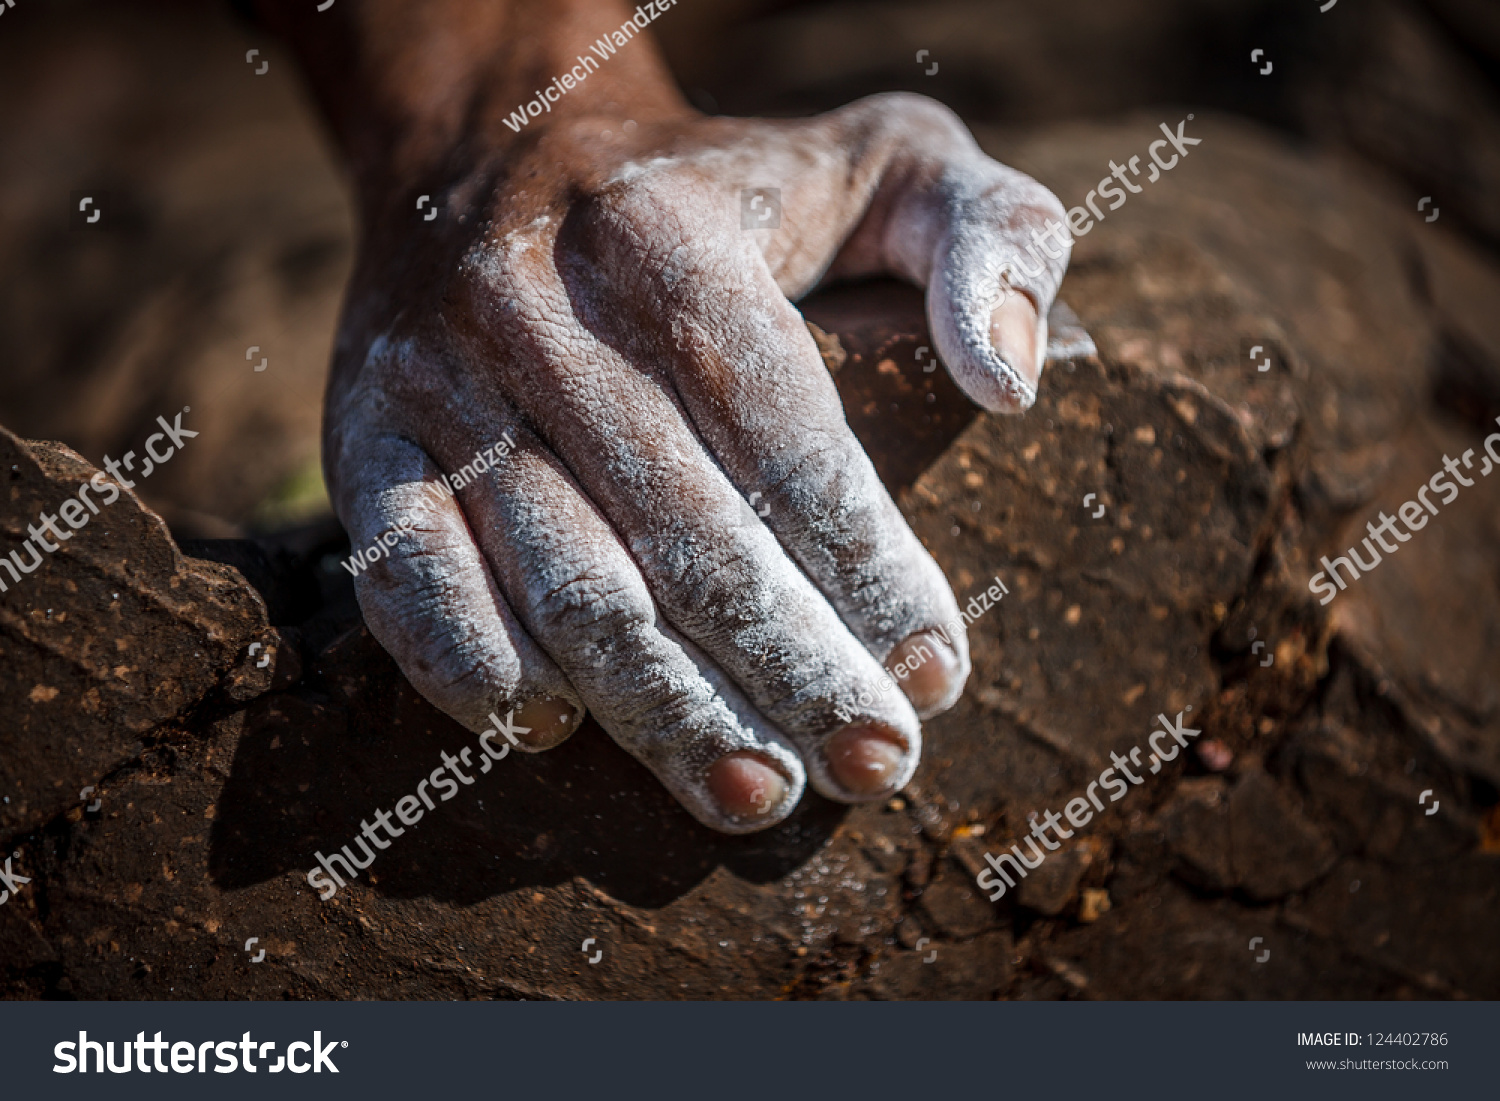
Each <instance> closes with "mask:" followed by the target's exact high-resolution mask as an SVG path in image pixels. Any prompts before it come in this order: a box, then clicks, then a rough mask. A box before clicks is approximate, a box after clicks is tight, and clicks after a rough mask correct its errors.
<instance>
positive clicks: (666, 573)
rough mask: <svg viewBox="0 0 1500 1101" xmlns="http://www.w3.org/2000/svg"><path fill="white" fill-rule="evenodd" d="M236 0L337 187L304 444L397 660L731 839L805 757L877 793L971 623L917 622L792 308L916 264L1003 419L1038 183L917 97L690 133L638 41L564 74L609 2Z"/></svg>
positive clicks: (1011, 388) (1032, 379) (1017, 360)
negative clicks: (346, 271) (248, 2)
mask: <svg viewBox="0 0 1500 1101" xmlns="http://www.w3.org/2000/svg"><path fill="white" fill-rule="evenodd" d="M262 7H263V9H264V10H265V12H266V14H267V16H268V18H270V19H271V20H272V21H273V22H279V25H280V27H281V29H282V30H283V32H284V33H285V34H286V35H287V36H288V37H290V38H291V39H292V40H293V42H294V45H296V46H297V48H298V52H299V54H300V55H301V56H302V58H303V61H304V65H305V67H306V68H307V70H308V73H309V77H310V80H311V81H312V83H313V85H314V88H315V90H317V91H318V92H319V96H320V99H321V100H322V102H323V103H324V105H325V108H326V109H327V111H328V113H329V116H330V120H331V122H332V124H333V127H334V130H335V133H336V134H337V136H338V138H339V141H340V144H341V145H342V147H343V149H344V151H345V154H346V156H347V157H348V159H349V161H350V164H351V168H352V170H353V174H354V179H355V181H356V185H357V187H358V190H359V196H360V201H361V216H360V223H361V227H362V230H361V231H362V239H361V248H360V252H359V260H358V263H357V267H356V270H355V273H354V276H353V280H352V284H351V287H350V290H349V294H348V299H347V305H346V310H345V314H344V317H343V320H342V323H341V329H340V332H339V336H338V341H337V347H336V352H335V367H334V373H333V376H332V380H331V383H330V389H329V395H328V404H327V410H326V416H325V421H326V433H325V435H326V439H325V444H326V446H325V467H326V471H327V476H328V482H329V486H330V490H331V493H332V496H333V500H334V503H335V507H336V508H337V510H338V513H339V516H340V517H341V518H342V519H343V521H344V523H345V525H346V526H347V527H348V529H349V532H350V535H351V538H352V540H353V544H354V545H355V546H356V547H364V546H368V545H370V544H372V543H374V542H375V541H377V540H379V539H380V538H381V536H382V535H385V534H387V533H389V532H391V531H392V530H394V529H400V535H399V537H398V538H392V539H387V540H386V541H385V543H384V544H383V545H384V546H386V547H387V548H388V549H387V551H386V553H385V554H384V555H383V556H382V557H381V558H380V559H379V560H378V561H376V562H374V563H373V564H371V565H370V567H369V568H368V569H365V570H363V571H362V572H361V573H360V574H359V576H358V577H357V579H356V588H357V592H358V595H359V601H360V605H361V607H362V608H363V610H364V613H365V617H366V620H367V622H368V625H369V627H370V630H371V631H372V632H373V633H374V634H375V636H376V637H377V638H378V639H379V640H380V641H381V643H382V644H383V645H384V646H385V647H386V649H387V650H388V651H389V652H390V653H391V654H392V655H393V657H394V658H395V659H396V661H397V662H398V664H399V665H400V667H401V669H402V671H403V672H404V673H405V674H406V676H407V677H408V678H409V679H410V681H411V683H412V684H413V685H414V686H415V687H416V688H417V689H418V690H419V691H420V692H421V693H422V694H423V695H424V696H425V697H426V698H427V699H428V700H430V701H431V702H432V703H433V704H434V705H435V706H437V707H438V708H440V709H442V710H443V711H445V712H446V713H447V714H449V715H451V716H452V717H453V718H455V719H456V720H458V721H459V722H461V723H463V724H465V725H466V726H468V727H469V728H470V729H472V730H475V731H479V730H482V729H484V728H486V727H488V726H490V725H491V723H490V719H489V716H490V715H491V714H492V713H494V714H496V715H499V716H502V717H503V716H507V715H510V714H511V713H512V712H514V723H515V725H516V726H517V727H520V728H525V729H526V730H527V733H526V734H524V735H522V736H521V737H522V741H523V742H524V743H525V746H524V748H529V749H533V750H542V749H546V748H548V747H550V746H553V745H556V744H557V743H558V742H560V741H562V740H563V739H564V738H566V737H567V736H568V735H569V734H570V733H572V731H573V730H575V729H576V728H577V726H578V724H579V722H580V721H581V719H582V716H583V713H584V711H585V709H587V711H589V712H591V713H592V714H593V715H594V716H595V718H596V719H597V720H598V722H599V724H600V725H601V726H602V727H603V728H604V729H605V730H606V731H608V732H609V734H610V735H611V736H612V737H613V738H614V739H615V740H616V741H617V742H618V743H619V744H620V745H621V746H623V747H624V748H625V749H626V750H628V751H629V752H630V753H632V754H633V755H634V756H636V757H637V758H638V759H639V760H640V761H642V762H643V763H644V764H645V765H646V766H647V767H648V768H650V769H651V771H652V772H653V773H654V774H655V775H656V776H657V777H658V778H659V779H660V780H661V782H662V783H663V784H665V785H666V786H667V788H668V789H669V790H670V791H671V792H672V794H673V795H674V796H675V797H676V798H677V799H678V800H679V801H680V802H681V803H682V804H683V805H684V806H685V807H686V808H687V809H688V810H689V811H690V812H691V813H692V814H694V815H695V816H696V817H697V818H698V819H699V820H700V821H702V822H704V823H706V824H707V825H709V826H711V827H713V828H714V829H718V830H722V831H725V832H729V833H747V832H751V831H754V830H757V829H762V828H764V827H766V826H769V825H772V824H774V823H776V822H778V821H780V820H782V819H783V818H785V817H786V816H787V815H788V814H789V813H791V811H792V809H793V808H794V807H795V805H796V803H797V801H798V799H799V798H800V797H801V794H802V792H803V789H804V786H805V784H806V782H807V781H808V780H810V781H811V783H812V785H813V787H814V788H816V789H817V790H818V791H819V792H821V793H822V794H823V795H825V796H827V797H829V798H831V799H836V800H840V801H844V802H857V801H863V800H872V799H879V798H883V797H885V796H888V795H890V794H891V793H892V792H894V791H896V790H897V789H899V788H900V787H901V786H902V785H904V784H905V783H906V782H907V780H908V779H909V778H910V777H911V775H912V772H913V771H914V769H915V767H916V764H917V760H918V756H919V754H920V750H921V732H920V722H919V717H926V716H930V715H933V714H936V713H937V712H940V711H942V710H944V709H946V708H948V707H950V706H952V704H953V703H954V702H955V700H956V699H957V697H958V696H959V694H960V693H961V691H962V688H963V684H964V680H965V678H966V677H967V675H968V670H969V658H968V644H967V640H966V639H965V638H964V637H962V633H961V632H959V633H957V634H956V635H954V634H952V633H950V634H949V635H948V637H947V641H946V643H945V642H944V641H943V639H942V638H941V637H940V636H939V635H938V634H937V632H938V629H939V628H940V627H942V626H943V625H945V624H950V623H952V622H953V621H955V620H957V619H958V616H959V610H958V607H957V604H956V602H955V600H954V598H953V595H952V592H951V590H950V589H949V586H948V584H947V582H946V580H945V579H944V577H943V575H942V572H941V571H940V570H939V568H938V566H937V564H936V563H935V562H934V561H933V560H932V558H931V556H930V555H928V553H927V552H926V551H925V550H924V549H923V547H922V545H921V543H920V542H919V541H918V540H917V538H916V537H915V535H914V534H913V533H912V532H911V530H910V529H909V528H908V527H907V525H906V523H905V521H904V520H903V518H902V516H901V514H900V512H899V511H898V510H897V508H896V506H895V504H894V503H893V502H892V500H891V498H890V496H889V495H888V493H887V492H886V490H885V488H884V487H883V486H882V484H881V483H880V481H879V479H878V478H877V477H876V474H875V470H874V468H873V466H872V465H871V463H870V461H869V459H868V458H867V457H866V455H865V454H864V452H863V450H862V449H861V447H860V445H859V443H858V442H857V441H856V439H855V437H854V436H853V435H852V433H851V432H850V430H849V427H848V425H847V423H846V422H845V419H844V413H843V409H842V407H841V405H840V403H839V398H838V394H837V392H836V391H835V388H834V385H833V383H832V381H831V379H830V377H829V375H828V372H827V370H826V369H825V368H824V366H823V363H822V361H821V359H820V357H819V355H818V351H817V348H816V346H815V344H814V342H813V340H812V338H811V337H810V336H809V334H808V332H807V330H806V328H805V326H804V325H803V323H802V319H801V317H800V315H799V314H798V312H797V310H796V308H795V307H794V306H793V305H792V303H793V301H795V300H796V299H797V298H798V297H800V296H802V295H804V294H806V293H807V292H808V291H810V290H811V289H812V288H814V287H815V286H817V285H818V284H819V283H821V282H823V281H825V280H827V279H830V278H843V277H859V276H868V275H875V274H882V273H883V274H894V275H896V276H899V277H902V278H905V279H907V280H910V281H911V282H914V283H916V284H919V285H921V286H923V287H925V288H926V295H927V310H928V317H929V321H930V325H931V329H932V332H933V337H934V343H935V345H936V350H937V352H938V353H939V355H940V356H941V358H942V360H943V362H944V364H945V366H946V367H947V369H948V370H949V371H950V372H951V373H952V375H953V377H954V378H955V379H956V380H957V382H958V383H959V385H960V386H961V387H962V388H963V389H964V390H965V392H966V393H968V395H969V396H970V397H971V398H972V399H973V400H974V401H976V402H977V403H978V404H980V405H982V406H983V407H985V408H987V409H990V410H996V411H1006V412H1013V411H1019V410H1023V409H1025V408H1027V407H1029V406H1030V404H1031V403H1032V401H1033V400H1034V398H1035V395H1036V387H1037V383H1038V378H1039V375H1040V373H1041V361H1042V354H1043V349H1044V348H1045V345H1046V332H1045V321H1044V320H1043V319H1044V318H1045V317H1046V315H1047V309H1048V307H1049V306H1050V304H1051V301H1052V298H1053V295H1054V294H1055V292H1056V288H1057V284H1058V282H1059V281H1060V280H1061V278H1062V274H1063V269H1064V267H1065V266H1066V262H1067V260H1066V256H1067V249H1066V247H1062V248H1060V249H1058V250H1053V249H1048V250H1047V255H1045V256H1038V255H1037V254H1036V253H1035V251H1033V253H1032V254H1030V255H1028V254H1027V253H1026V252H1025V247H1026V245H1027V244H1029V243H1031V242H1032V240H1033V238H1032V234H1033V232H1034V231H1036V230H1039V229H1042V228H1044V227H1047V226H1048V223H1049V220H1050V221H1051V222H1053V223H1058V222H1061V221H1062V220H1063V217H1064V215H1063V208H1062V206H1061V205H1060V204H1059V203H1058V202H1057V200H1056V199H1055V198H1054V197H1053V196H1052V195H1051V193H1050V192H1048V191H1047V190H1045V189H1044V188H1042V187H1041V186H1040V185H1038V184H1037V183H1036V182H1034V181H1033V180H1031V179H1029V178H1028V177H1026V176H1024V175H1022V174H1020V173H1018V172H1016V171H1013V170H1011V169H1009V168H1006V167H1004V166H1002V165H1000V164H997V163H995V162H994V161H992V160H990V159H989V158H987V157H986V156H985V155H984V154H983V153H981V152H980V150H979V149H978V147H977V146H976V145H975V143H974V141H973V139H972V138H971V136H970V135H969V133H968V131H967V130H966V129H965V128H964V126H963V125H962V124H961V123H960V122H959V121H958V119H957V118H956V117H955V116H954V115H953V114H952V113H951V112H949V111H948V110H947V109H946V108H944V107H942V106H941V105H939V104H937V103H936V102H934V101H932V100H929V99H926V98H924V97H921V96H914V95H904V94H893V95H882V96H876V97H872V98H869V99H865V100H861V101H858V102H856V103H854V104H851V105H850V106H847V107H845V108H842V109H840V110H837V111H833V112H831V113H829V114H827V115H822V116H819V117H816V118H811V119H805V120H794V121H760V120H751V119H729V118H712V117H705V116H703V115H700V114H698V113H696V112H695V111H693V110H692V109H690V108H689V107H687V106H686V105H685V104H684V103H683V102H682V100H681V99H680V97H679V96H678V94H677V92H676V91H675V89H674V88H673V86H672V84H671V82H670V78H669V77H668V76H667V74H666V71H665V68H664V66H662V64H661V62H660V60H659V58H658V56H657V55H656V53H655V51H654V46H653V44H652V43H651V41H650V40H649V38H648V37H646V36H645V35H644V34H643V35H642V37H641V38H640V40H632V41H629V42H628V43H627V44H626V45H624V46H622V47H620V48H619V49H618V51H617V52H615V53H613V54H606V55H605V57H604V59H603V60H598V58H596V59H595V60H596V61H597V64H593V65H580V64H578V58H579V57H580V56H582V54H581V53H580V51H584V52H585V53H587V51H588V43H589V42H590V41H591V40H592V39H593V38H594V37H595V36H596V35H598V34H599V33H601V32H602V31H606V30H609V29H611V28H615V27H618V26H621V25H622V24H623V23H624V22H626V21H627V20H628V19H629V18H630V9H626V8H624V7H617V6H616V5H615V4H614V3H613V2H609V3H606V2H589V3H583V4H579V5H572V6H569V7H568V8H567V9H566V11H565V12H564V13H563V14H558V11H557V9H555V8H553V7H552V6H551V5H547V4H540V3H498V2H497V3H481V2H478V0H475V2H472V3H471V2H468V0H429V2H426V3H417V2H416V0H413V2H411V3H406V2H404V0H385V2H383V3H380V4H372V5H369V6H368V7H366V6H362V5H349V6H348V7H349V9H350V10H349V11H346V12H340V8H343V7H345V6H344V5H340V6H339V7H336V8H334V9H333V10H331V11H330V12H328V13H326V14H325V15H320V16H318V17H317V19H318V20H320V21H322V22H321V23H317V24H314V23H313V22H312V21H311V20H310V18H309V17H308V16H306V15H305V14H300V13H299V12H298V11H297V10H296V5H291V4H287V5H280V4H278V3H276V2H275V0H265V2H264V3H263V4H262ZM283 7H284V8H285V11H283V10H282V9H283ZM670 15H671V13H670V11H669V10H668V11H667V14H666V15H665V16H663V17H664V18H669V17H670ZM340 35H343V36H345V38H343V39H341V38H339V37H338V36H340ZM349 42H352V43H355V44H356V45H353V46H348V45H347V43H349ZM340 43H343V45H340ZM345 46H347V48H345ZM588 56H594V55H593V54H592V53H588ZM549 66H553V67H555V68H556V70H557V72H552V71H551V70H550V69H549ZM570 66H576V67H575V68H573V69H572V70H571V71H572V72H573V73H575V74H576V73H577V72H578V71H582V72H583V73H584V74H585V76H584V79H582V80H581V81H580V80H577V79H576V77H575V80H574V82H573V86H572V87H571V88H564V87H563V85H562V84H561V83H557V82H555V81H554V77H556V75H557V73H566V72H569V71H570V68H569V67H570ZM539 67H540V68H541V69H546V70H548V71H546V72H540V71H539ZM543 81H546V82H548V83H547V84H546V86H545V88H546V90H547V92H546V94H545V95H544V94H543V92H538V91H536V89H537V88H538V87H542V82H543ZM558 89H562V90H560V91H559V90H558ZM538 96H540V97H542V98H543V99H545V100H546V102H547V106H548V107H549V108H550V109H549V110H547V111H545V112H542V111H540V109H538V110H535V111H531V112H526V111H524V110H523V111H522V113H521V114H520V115H517V114H516V110H517V108H518V107H520V106H522V105H524V104H525V103H527V102H532V101H534V100H535V99H536V98H537V97H538ZM518 119H519V120H520V121H519V122H518ZM746 193H753V194H754V195H757V196H759V197H760V198H761V200H762V201H761V202H760V203H754V204H747V203H746V201H745V194H746ZM419 195H426V196H433V197H435V198H434V199H433V203H434V205H435V207H436V208H437V209H439V210H440V214H441V216H440V217H437V218H428V217H426V216H425V215H423V214H420V213H419V212H418V211H417V210H416V208H415V207H414V198H415V197H416V196H419ZM747 209H750V210H752V211H753V213H752V214H750V215H748V216H747V213H746V211H747ZM767 210H770V212H771V213H770V214H767V213H766V211H767ZM772 223H775V224H774V225H773V224H772ZM1062 236H1063V237H1064V238H1065V232H1064V234H1063V235H1062ZM1059 244H1060V245H1063V246H1065V245H1066V241H1065V240H1063V241H1061V242H1059ZM1054 251H1056V253H1057V255H1056V256H1055V257H1053V256H1052V255H1051V254H1052V253H1053V252H1054ZM502 435H504V436H505V437H506V438H508V439H511V440H513V441H514V443H515V446H514V448H513V449H512V450H510V451H508V452H507V453H505V454H504V455H503V457H502V458H501V459H500V460H499V461H498V462H496V463H495V464H494V465H493V467H491V468H490V469H488V470H487V471H486V472H485V473H484V474H482V475H481V476H480V477H477V478H472V479H469V478H465V479H461V480H462V481H463V484H462V486H461V488H459V489H458V490H457V493H456V495H454V496H453V497H451V498H450V497H448V496H446V495H445V494H443V493H434V492H431V487H432V485H433V484H434V483H436V482H438V481H439V480H440V479H442V478H444V476H451V475H452V474H453V473H454V472H456V471H459V470H461V469H462V468H463V467H464V465H465V464H466V463H471V461H472V458H473V456H474V455H475V454H476V453H478V452H480V451H482V450H484V449H485V448H487V447H489V446H491V445H493V444H494V443H495V441H497V440H499V439H501V438H502ZM752 501H753V502H754V505H753V507H751V505H750V504H749V503H748V502H752ZM898 665H899V666H901V667H902V669H903V670H904V671H905V676H904V677H903V678H901V679H900V680H899V683H900V684H901V687H902V689H903V690H904V691H903V692H895V691H884V692H883V691H881V690H880V685H881V682H882V681H883V680H885V679H886V669H887V668H893V667H896V666H898Z"/></svg>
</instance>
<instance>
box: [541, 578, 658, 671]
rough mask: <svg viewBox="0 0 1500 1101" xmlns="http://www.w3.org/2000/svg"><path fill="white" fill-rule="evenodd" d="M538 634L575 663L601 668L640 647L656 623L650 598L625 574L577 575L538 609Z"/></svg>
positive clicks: (563, 584)
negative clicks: (637, 642) (636, 645)
mask: <svg viewBox="0 0 1500 1101" xmlns="http://www.w3.org/2000/svg"><path fill="white" fill-rule="evenodd" d="M533 616H534V619H535V626H536V630H537V633H538V634H539V635H540V636H541V637H542V638H544V639H546V640H547V643H548V645H549V647H550V648H551V649H553V650H554V651H561V652H562V653H563V654H565V655H567V656H568V657H569V658H570V659H571V660H572V661H573V662H575V663H581V664H583V665H586V666H590V667H596V666H599V665H603V664H605V663H606V662H608V661H610V660H612V659H613V658H617V657H618V656H619V655H620V652H621V651H622V650H624V651H628V650H630V649H631V648H632V647H633V646H634V640H635V639H636V638H637V637H638V636H639V634H640V632H641V631H642V630H643V629H645V628H647V627H649V626H650V624H651V623H652V622H654V621H655V618H656V609H655V606H654V605H653V603H652V601H651V596H650V593H648V592H647V591H646V587H645V585H644V584H643V583H641V582H640V581H639V580H638V579H636V578H631V577H629V576H628V575H627V574H626V573H625V571H623V570H609V569H598V568H596V569H586V570H579V571H577V572H574V573H573V574H571V575H570V576H568V577H567V579H566V580H564V581H563V582H562V583H561V584H559V585H557V586H555V587H554V588H553V589H552V590H551V591H549V592H548V593H547V595H546V596H545V597H544V598H543V599H542V600H540V601H539V602H538V603H537V606H536V608H535V609H534V611H533Z"/></svg>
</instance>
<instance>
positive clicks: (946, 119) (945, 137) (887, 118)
mask: <svg viewBox="0 0 1500 1101" xmlns="http://www.w3.org/2000/svg"><path fill="white" fill-rule="evenodd" d="M849 110H851V111H853V112H855V113H856V114H857V115H858V116H859V117H861V118H863V119H864V120H865V121H866V123H867V124H868V125H870V126H872V127H874V128H876V129H878V130H895V131H899V132H901V133H903V134H914V135H920V137H921V139H922V140H923V142H924V144H925V143H931V142H933V141H934V140H936V141H939V142H942V143H945V144H954V143H956V144H961V145H963V146H966V147H967V146H972V145H973V142H974V138H973V135H972V134H970V132H969V128H968V126H967V125H965V123H964V121H963V119H961V118H959V117H958V114H957V112H955V111H954V110H953V109H952V108H951V107H949V106H948V105H947V104H944V103H940V102H939V101H938V100H935V99H933V98H932V97H931V96H924V95H922V94H921V93H920V92H881V93H878V94H876V95H873V96H866V97H865V98H864V99H860V100H856V101H855V102H854V103H853V104H851V105H850V107H849Z"/></svg>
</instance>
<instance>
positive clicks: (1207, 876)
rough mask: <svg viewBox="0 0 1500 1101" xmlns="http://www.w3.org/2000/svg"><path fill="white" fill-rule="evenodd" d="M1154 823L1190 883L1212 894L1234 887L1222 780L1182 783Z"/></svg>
mask: <svg viewBox="0 0 1500 1101" xmlns="http://www.w3.org/2000/svg"><path fill="white" fill-rule="evenodd" d="M1156 821H1157V825H1158V827H1159V828H1160V829H1161V831H1162V832H1163V834H1165V835H1166V838H1167V843H1168V844H1169V845H1170V846H1171V847H1172V851H1173V852H1174V853H1175V854H1176V855H1177V856H1178V857H1180V858H1181V859H1182V861H1183V863H1184V865H1185V867H1184V871H1185V872H1186V877H1187V878H1188V879H1189V880H1190V881H1193V882H1196V883H1198V884H1200V885H1202V886H1204V887H1207V888H1209V889H1210V890H1214V891H1227V890H1229V889H1230V888H1231V887H1233V886H1234V885H1235V882H1236V880H1235V873H1234V866H1233V863H1232V858H1231V854H1230V838H1229V798H1228V790H1227V787H1226V785H1225V783H1224V781H1222V780H1220V779H1219V778H1217V777H1213V778H1205V779H1201V780H1184V781H1182V783H1180V784H1178V785H1177V790H1176V791H1174V792H1173V793H1172V798H1171V799H1170V800H1169V801H1168V802H1167V804H1166V806H1164V807H1163V808H1162V809H1161V811H1160V812H1159V813H1158V814H1157V819H1156Z"/></svg>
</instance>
